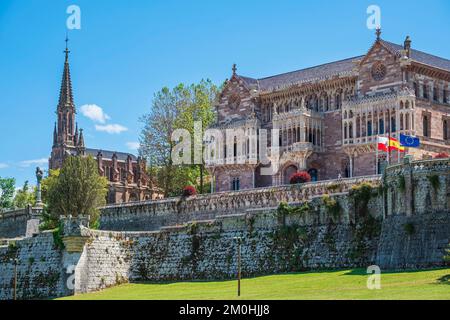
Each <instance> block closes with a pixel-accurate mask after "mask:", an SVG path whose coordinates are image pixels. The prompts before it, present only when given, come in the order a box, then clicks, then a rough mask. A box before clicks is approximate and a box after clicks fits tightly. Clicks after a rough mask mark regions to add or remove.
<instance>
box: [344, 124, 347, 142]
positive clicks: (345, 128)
mask: <svg viewBox="0 0 450 320" xmlns="http://www.w3.org/2000/svg"><path fill="white" fill-rule="evenodd" d="M344 139H347V124H344Z"/></svg>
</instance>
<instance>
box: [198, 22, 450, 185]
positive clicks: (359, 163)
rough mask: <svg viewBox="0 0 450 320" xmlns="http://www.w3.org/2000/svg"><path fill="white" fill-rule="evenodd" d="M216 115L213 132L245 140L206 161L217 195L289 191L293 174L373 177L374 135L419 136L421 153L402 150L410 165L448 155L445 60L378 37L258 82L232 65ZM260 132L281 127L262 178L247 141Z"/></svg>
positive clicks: (254, 148)
mask: <svg viewBox="0 0 450 320" xmlns="http://www.w3.org/2000/svg"><path fill="white" fill-rule="evenodd" d="M216 112H217V119H216V123H215V124H214V125H213V126H212V129H218V130H226V129H240V130H241V131H240V132H243V133H245V139H241V138H240V137H239V135H238V134H236V135H235V136H234V137H232V139H234V143H235V146H234V148H230V149H231V150H228V155H227V149H226V148H225V150H224V151H223V152H224V158H226V159H227V161H226V162H224V161H218V160H217V159H206V165H207V168H208V170H209V172H210V173H211V175H212V176H213V179H214V181H215V182H214V189H215V191H227V190H239V189H249V188H257V187H265V186H274V185H282V184H288V183H289V179H290V177H291V176H292V174H293V173H295V172H297V171H300V170H306V171H308V172H309V173H310V175H311V177H312V179H313V180H314V181H316V180H326V179H336V178H338V177H355V176H364V175H374V174H377V173H380V162H381V160H382V159H386V157H387V155H386V154H383V153H380V154H379V155H378V159H377V160H375V158H376V145H377V143H376V142H377V136H380V135H381V136H387V135H390V136H391V137H394V138H398V137H399V135H400V133H403V134H408V135H415V136H417V137H419V138H420V141H421V145H420V148H408V149H407V152H406V153H407V154H410V155H412V156H413V157H415V158H416V159H423V158H429V157H432V156H433V155H434V154H436V153H439V152H449V151H450V130H449V122H450V60H447V59H443V58H440V57H436V56H434V55H430V54H427V53H424V52H421V51H418V50H415V49H412V47H411V40H410V38H409V37H407V38H406V39H405V41H404V43H403V45H398V44H394V43H391V42H388V41H385V40H383V39H381V30H377V37H376V40H375V42H374V43H373V45H372V46H371V47H370V49H369V50H368V52H367V53H366V54H365V55H362V56H358V57H353V58H348V59H344V60H340V61H335V62H331V63H327V64H323V65H319V66H315V67H311V68H307V69H303V70H298V71H293V72H288V73H284V74H280V75H275V76H271V77H266V78H261V79H255V78H250V77H245V76H242V75H238V74H237V73H236V66H235V65H234V66H233V74H232V77H231V79H230V80H228V81H227V82H226V85H225V87H224V89H223V91H222V92H221V94H220V97H219V98H218V100H217V105H216ZM261 129H266V130H267V132H270V130H271V129H279V137H278V138H279V141H278V142H279V154H280V158H279V161H278V167H277V171H275V172H273V174H272V175H266V174H262V172H261V169H262V168H264V167H267V166H268V165H267V164H264V165H263V164H262V162H261V159H260V157H259V155H258V151H259V149H261V148H260V146H259V145H258V144H255V143H250V139H249V137H250V136H252V135H256V136H259V133H260V130H261ZM267 136H268V137H269V138H268V142H267V145H268V159H269V160H270V159H271V152H270V150H271V147H270V146H271V145H272V144H271V140H272V139H270V136H271V135H270V134H268V135H267ZM228 139H229V137H228V136H227V141H230V140H228ZM238 140H239V142H238ZM231 141H232V143H233V140H231ZM241 141H242V144H241ZM255 141H256V140H255ZM258 141H259V138H258ZM236 144H239V147H236ZM406 153H397V152H393V153H392V154H391V156H390V159H388V160H389V161H390V162H391V163H396V162H397V161H400V160H401V158H402V157H404V155H405V154H406ZM242 159H246V160H256V161H244V162H242V161H238V160H242ZM272 162H273V161H272Z"/></svg>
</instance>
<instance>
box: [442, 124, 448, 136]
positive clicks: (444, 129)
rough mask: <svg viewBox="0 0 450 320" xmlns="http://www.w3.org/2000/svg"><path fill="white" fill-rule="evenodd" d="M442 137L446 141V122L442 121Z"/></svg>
mask: <svg viewBox="0 0 450 320" xmlns="http://www.w3.org/2000/svg"><path fill="white" fill-rule="evenodd" d="M442 136H443V138H444V140H448V122H447V120H444V121H443V123H442Z"/></svg>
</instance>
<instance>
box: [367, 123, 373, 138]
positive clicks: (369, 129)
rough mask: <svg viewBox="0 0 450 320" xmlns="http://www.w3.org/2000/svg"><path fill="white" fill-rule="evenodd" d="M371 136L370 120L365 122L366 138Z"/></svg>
mask: <svg viewBox="0 0 450 320" xmlns="http://www.w3.org/2000/svg"><path fill="white" fill-rule="evenodd" d="M371 135H372V120H369V121H367V136H369V137H370V136H371Z"/></svg>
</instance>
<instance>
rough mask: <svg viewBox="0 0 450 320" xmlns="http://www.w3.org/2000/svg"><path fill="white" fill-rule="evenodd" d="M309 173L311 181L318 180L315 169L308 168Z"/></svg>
mask: <svg viewBox="0 0 450 320" xmlns="http://www.w3.org/2000/svg"><path fill="white" fill-rule="evenodd" d="M308 173H309V175H310V176H311V181H313V182H314V181H317V180H318V176H319V174H318V172H317V169H309V170H308Z"/></svg>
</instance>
